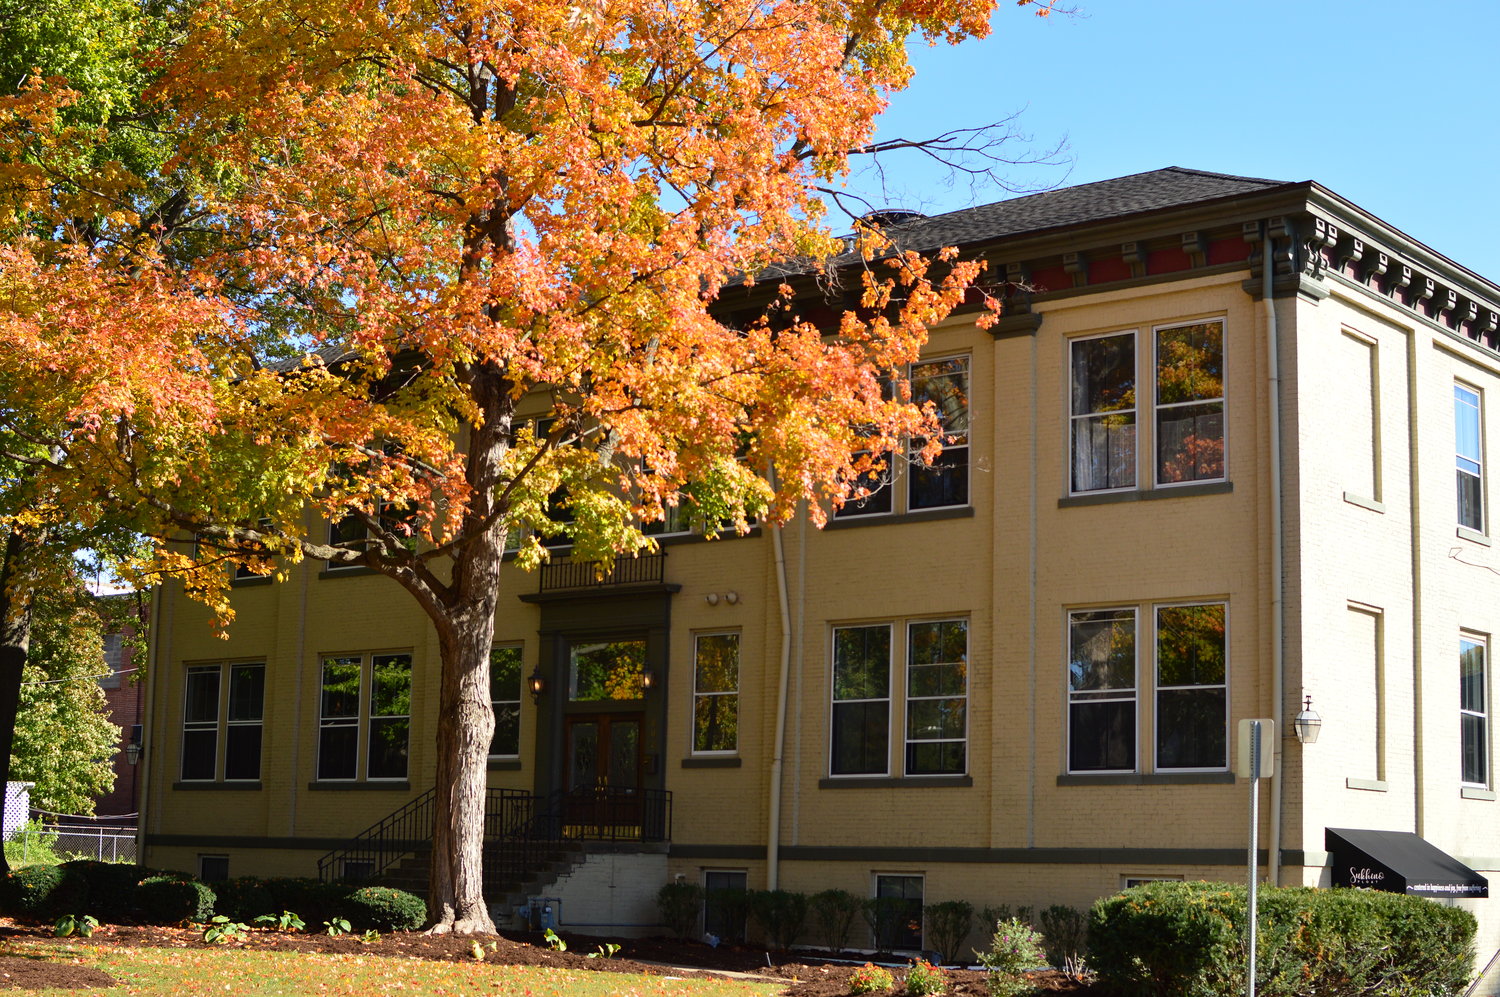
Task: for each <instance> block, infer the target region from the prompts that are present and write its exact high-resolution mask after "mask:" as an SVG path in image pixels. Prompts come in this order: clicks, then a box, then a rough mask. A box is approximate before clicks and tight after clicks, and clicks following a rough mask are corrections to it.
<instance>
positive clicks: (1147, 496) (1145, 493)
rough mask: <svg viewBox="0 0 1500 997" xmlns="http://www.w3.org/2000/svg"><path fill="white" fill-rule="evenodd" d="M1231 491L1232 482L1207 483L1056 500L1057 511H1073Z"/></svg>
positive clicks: (1069, 496) (1225, 493)
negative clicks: (1074, 509)
mask: <svg viewBox="0 0 1500 997" xmlns="http://www.w3.org/2000/svg"><path fill="white" fill-rule="evenodd" d="M1232 491H1234V482H1233V481H1209V482H1205V483H1204V484H1201V485H1172V486H1169V487H1158V488H1134V489H1131V490H1130V491H1123V492H1099V493H1097V494H1085V495H1068V496H1065V497H1063V498H1060V499H1058V500H1057V507H1058V508H1059V509H1073V508H1077V507H1078V506H1085V505H1115V504H1117V503H1120V502H1152V501H1155V500H1157V499H1172V498H1194V497H1196V496H1199V495H1228V494H1229V493H1230V492H1232Z"/></svg>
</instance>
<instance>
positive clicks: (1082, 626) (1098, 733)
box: [1068, 607, 1136, 772]
mask: <svg viewBox="0 0 1500 997" xmlns="http://www.w3.org/2000/svg"><path fill="white" fill-rule="evenodd" d="M1135 621H1136V611H1135V608H1134V607H1129V608H1124V609H1091V610H1085V611H1081V612H1074V613H1069V614H1068V771H1070V772H1133V771H1135V741H1136V702H1135V697H1136V684H1135V673H1136V667H1135Z"/></svg>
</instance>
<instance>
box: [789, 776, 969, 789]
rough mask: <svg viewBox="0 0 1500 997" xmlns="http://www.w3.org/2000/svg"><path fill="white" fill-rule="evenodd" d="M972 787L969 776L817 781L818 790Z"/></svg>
mask: <svg viewBox="0 0 1500 997" xmlns="http://www.w3.org/2000/svg"><path fill="white" fill-rule="evenodd" d="M972 785H974V777H973V776H969V775H909V776H906V777H905V778H895V779H893V778H891V777H889V776H875V777H872V778H869V779H862V778H860V777H859V776H848V775H845V776H833V777H831V778H827V779H819V780H818V788H819V789H933V788H942V789H949V788H968V787H969V786H972Z"/></svg>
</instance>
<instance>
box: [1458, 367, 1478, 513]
mask: <svg viewBox="0 0 1500 997" xmlns="http://www.w3.org/2000/svg"><path fill="white" fill-rule="evenodd" d="M1482 412H1483V408H1482V405H1481V402H1480V397H1479V391H1478V389H1477V388H1471V387H1469V386H1468V385H1467V384H1459V383H1454V385H1453V427H1454V428H1453V435H1454V451H1455V453H1454V457H1455V462H1456V464H1457V468H1456V470H1457V474H1458V525H1459V526H1463V527H1467V528H1468V529H1471V530H1476V531H1478V532H1480V533H1483V532H1484V434H1483V432H1482V431H1481V429H1480V416H1481V414H1482Z"/></svg>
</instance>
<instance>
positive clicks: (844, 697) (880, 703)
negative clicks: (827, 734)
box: [828, 623, 891, 775]
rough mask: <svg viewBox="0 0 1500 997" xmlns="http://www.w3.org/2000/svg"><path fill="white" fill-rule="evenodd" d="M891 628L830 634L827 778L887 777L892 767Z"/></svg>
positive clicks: (849, 629)
mask: <svg viewBox="0 0 1500 997" xmlns="http://www.w3.org/2000/svg"><path fill="white" fill-rule="evenodd" d="M890 736H891V625H890V624H889V623H880V624H875V625H873V626H860V627H836V628H835V629H834V631H833V750H832V754H831V757H830V759H829V766H828V771H829V773H830V774H831V775H885V774H887V773H888V772H889V771H890V764H891V744H890Z"/></svg>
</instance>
